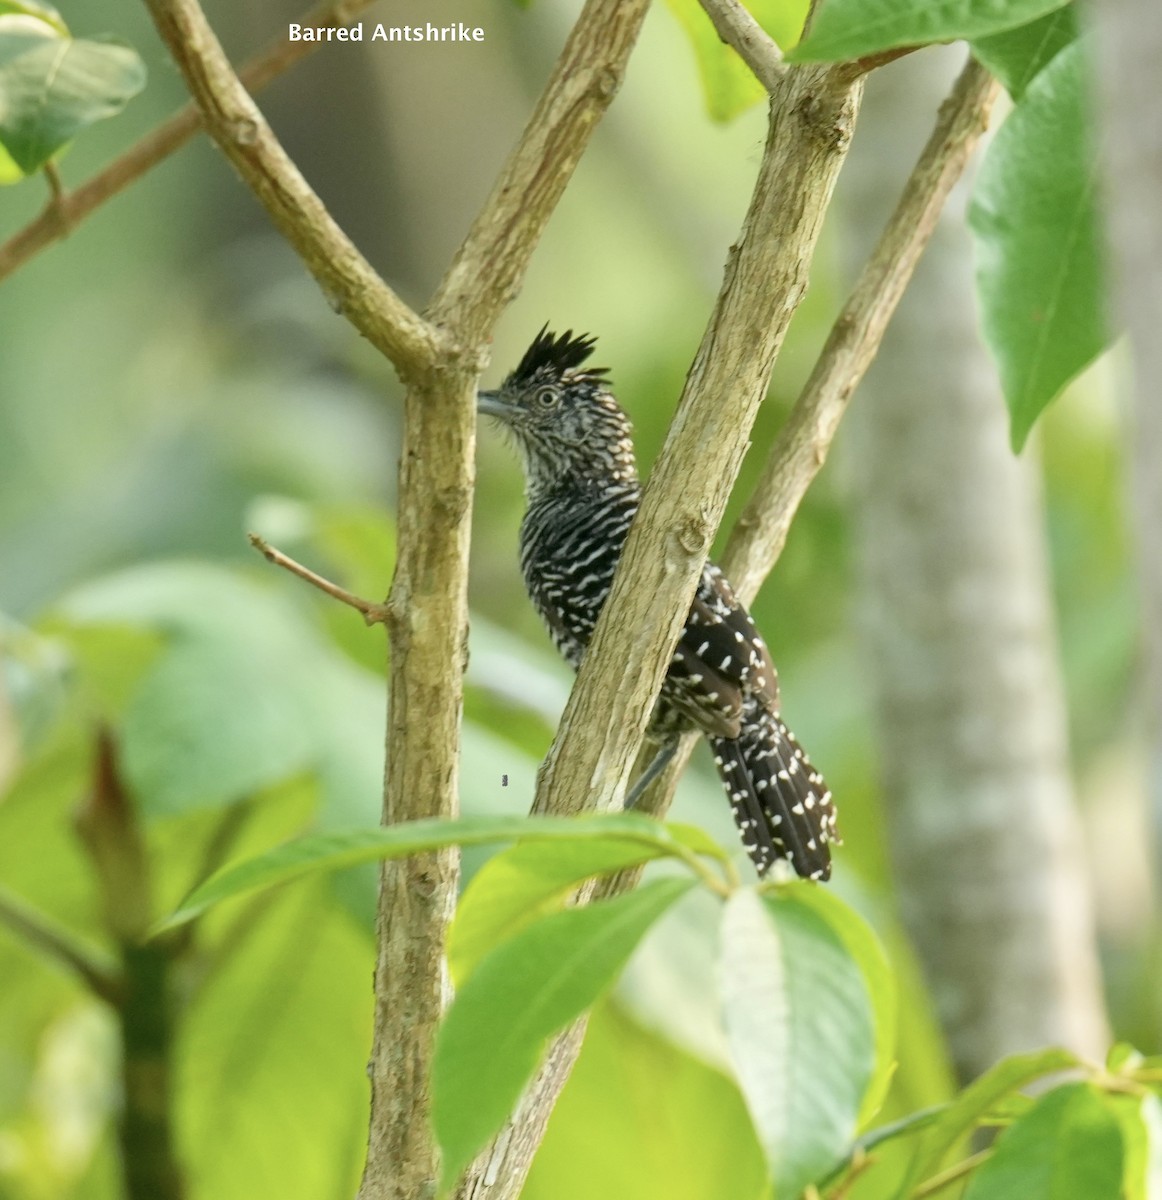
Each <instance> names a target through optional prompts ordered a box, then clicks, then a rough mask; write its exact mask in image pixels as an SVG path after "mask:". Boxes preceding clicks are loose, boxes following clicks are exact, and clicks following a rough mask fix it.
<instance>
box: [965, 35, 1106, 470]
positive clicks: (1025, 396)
mask: <svg viewBox="0 0 1162 1200" xmlns="http://www.w3.org/2000/svg"><path fill="white" fill-rule="evenodd" d="M1086 78H1087V75H1086V60H1085V46H1084V43H1082V42H1075V43H1074V44H1073V45H1071V46H1068V47H1067V48H1066V49H1064V50H1062V51H1061V52H1060V53H1059V54H1058V55H1057V56H1056V57H1055V58H1054V59H1053V61H1052V62H1051V63H1050V64H1049V65H1048V66H1047V67H1046V68H1045V69H1044V70H1043V71H1041V72H1040V73H1039V74H1038V75H1037V77H1036V78H1035V79H1034V80H1033V82H1032V84H1031V85H1030V86H1029V89H1028V91H1027V92H1026V93H1025V95H1024V96H1023V97H1022V99H1021V101H1020V102H1019V103H1018V104H1017V106H1016V108H1015V109H1014V110H1013V112H1012V113H1011V114H1010V116H1009V118H1008V120H1007V121H1006V122H1005V124H1004V125H1003V126H1002V127H1001V129H1000V131H999V132H998V133H997V136H996V138H995V140H994V141H993V144H992V145H991V146H990V147H989V151H988V154H987V155H986V156H985V160H984V162H983V164H982V165H981V171H980V176H979V178H978V179H977V184H976V190H975V193H974V195H973V200H972V206H971V209H970V212H969V224H970V226H971V228H972V231H973V234H974V237H975V241H976V255H977V283H978V291H979V296H980V304H981V309H982V322H983V327H984V335H985V340H986V341H987V342H988V346H989V349H990V351H991V352H992V355H993V357H994V358H995V359H996V361H997V365H998V368H999V370H1000V375H1001V383H1002V385H1003V387H1004V392H1005V399H1006V401H1007V403H1008V406H1009V413H1010V418H1011V427H1012V441H1013V445H1014V447H1015V448H1017V449H1019V448H1020V447H1021V446H1022V445H1023V444H1024V442H1025V439H1026V438H1027V437H1028V434H1029V430H1030V429H1031V428H1032V426H1033V423H1034V421H1036V419H1037V417H1038V415H1039V414H1040V413H1041V410H1042V409H1043V408H1044V407H1045V406H1046V405H1047V404H1048V403H1049V402H1050V401H1051V400H1052V399H1053V398H1054V397H1055V396H1056V395H1057V394H1058V393H1059V392H1060V391H1061V389H1062V388H1063V387H1064V386H1065V385H1066V384H1067V383H1068V382H1069V381H1070V380H1071V379H1072V378H1073V377H1074V376H1075V375H1077V374H1078V372H1079V371H1081V370H1082V368H1083V367H1085V366H1086V365H1087V364H1088V363H1090V362H1091V361H1092V360H1093V359H1094V358H1096V357H1097V355H1098V354H1100V353H1101V351H1102V350H1103V349H1104V347H1105V346H1106V343H1107V341H1108V336H1109V334H1108V327H1107V322H1106V306H1105V293H1104V279H1103V253H1102V245H1101V243H1102V236H1101V226H1100V222H1099V219H1098V212H1097V168H1096V165H1095V163H1094V160H1093V155H1092V150H1091V146H1090V138H1089V132H1088V121H1089V115H1090V111H1089V105H1088V102H1087V98H1086V97H1087V89H1086Z"/></svg>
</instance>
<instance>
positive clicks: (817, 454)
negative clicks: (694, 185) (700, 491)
mask: <svg viewBox="0 0 1162 1200" xmlns="http://www.w3.org/2000/svg"><path fill="white" fill-rule="evenodd" d="M998 92H999V87H998V85H997V83H996V81H995V80H994V79H993V78H992V76H991V75H990V74H989V73H988V71H986V70H985V69H984V67H982V66H981V65H980V64H979V63H977V62H976V61H975V60H973V59H969V61H968V63H967V64H966V66H965V68H964V70H963V71H962V72H961V74H960V77H959V79H958V80H957V81H956V84H955V85H954V86H953V89H952V92H951V93H950V94H949V96H948V99H947V100H945V101H944V103H943V104H942V105H941V108H940V114H939V117H938V118H937V121H936V127H935V128H934V129H933V131H932V136H931V137H930V138H929V139H928V143H927V145H926V146H925V147H924V149H923V151H922V152H921V155H920V158H919V160H918V161H917V163H916V166H915V168H914V169H913V171H912V174H911V176H910V177H909V179H908V182H907V184H906V185H905V187H904V191H903V193H902V194H901V196H900V200H899V203H898V204H897V205H896V208H895V211H894V212H893V213H892V216H891V218H890V219H889V221H888V224H887V226H886V227H885V229H884V232H883V234H882V235H881V237H880V240H879V242H878V244H877V245H876V248H875V250H874V251H873V252H872V255H871V257H870V258H869V259H868V262H867V265H866V266H865V267H864V268H863V271H862V272H861V273H860V276H859V279H858V280H857V282H856V285H855V288H854V289H853V291H852V293H851V295H850V297H849V298H848V300H847V303H846V304H845V305H844V306H843V310H842V311H841V312H840V314H839V316H838V318H837V319H836V321H835V324H834V325H833V326H832V328H831V333H830V335H829V336H828V338H827V342H826V344H825V345H824V347H823V351H822V353H821V354H820V356H819V360H818V361H817V362H816V364H815V367H814V369H813V370H812V372H811V376H810V378H809V379H808V380H807V384H806V386H805V387H804V389H803V392H802V394H801V395H800V397H799V399H798V401H797V403H796V404H795V407H794V409H793V410H792V412H791V415H790V417H788V419H787V422H786V424H785V425H784V426H783V429H782V430H781V432H780V434H779V437H778V439H777V440H776V442H775V444H774V446H773V447H772V448H771V452H770V454H769V455H768V457H767V461H766V465H765V466H764V467H763V472H762V475H761V476H760V477H759V481H758V483H757V484H756V485H755V489H754V492H753V493H752V495H751V498H750V500H749V501H748V502H747V505H746V507H745V508H744V509H743V511H742V513H741V515H740V516H739V518H738V521H737V523H736V524H735V527H734V530H733V532H732V533H731V537H730V540H729V542H728V543H727V547H726V552H725V554H724V555H723V562H722V565H723V569H724V570H725V571H726V573H727V575H728V576H729V578H730V580H731V583H732V584H733V586H734V589H735V591H736V592H737V593H738V595H739V596H741V597H742V598H743V599H744V600H745V601H746V602H747V603H749V602H750V601H751V600H753V599H754V597H755V595H756V594H757V593H758V590H759V587H760V586H761V585H762V582H763V580H764V579H765V578H766V577H767V575H768V574H770V571H771V569H772V568H773V567H774V565H775V562H776V561H777V559H778V557H779V554H780V553H781V552H782V549H783V543H784V542H785V541H786V539H787V531H788V530H789V529H790V527H791V522H792V520H793V519H794V517H795V513H796V512H797V511H798V508H799V504H800V502H801V501H802V499H803V496H804V495H805V494H806V491H807V488H808V487H810V485H811V481H812V480H813V479H814V478H815V476H816V475H817V474H818V473H819V471H820V470H821V469H822V467H823V464H824V463H825V462H826V461H827V452H828V450H829V449H830V446H831V440H832V438H833V437H834V436H835V431H836V430H837V429H838V427H839V422H840V420H841V419H842V417H843V414H844V412H845V411H846V409H847V405H848V402H849V401H850V400H851V396H852V394H853V393H854V391H855V389H856V387H857V385H858V384H859V381H860V380H861V379H862V378H863V376H864V374H865V373H866V371H867V369H868V367H869V366H870V365H871V363H872V360H873V359H874V358H875V354H876V351H877V350H878V349H879V344H880V341H881V340H882V338H883V336H884V331H885V330H886V329H887V325H888V322H889V320H891V317H892V314H893V313H894V312H895V310H896V306H897V305H898V304H899V302H900V297H901V296H902V295H903V293H904V288H905V287H906V286H907V283H908V280H909V279H910V278H911V277H912V272H913V270H915V267H916V263H917V262H918V261H919V258H920V255H921V253H922V252H923V250H924V247H925V246H926V245H927V244H928V241H929V239H930V238H931V236H932V233H933V230H934V229H935V228H936V222H937V220H938V219H939V216H940V212H941V209H942V208H943V207H944V203H945V201H946V200H947V198H948V194H949V192H951V191H952V188H953V186H954V185H955V184H956V181H957V180H958V179H959V178H960V176H961V175H962V174H963V172H964V168H965V166H966V164H967V162H968V159H969V156H970V155H971V154H972V151H973V149H974V148H975V147H976V144H977V142H978V141H979V140H980V137H981V135H982V134H983V133H984V131H985V129H986V128H987V126H988V118H989V113H990V111H991V109H992V105H993V102H994V100H995V99H996V97H997V94H998Z"/></svg>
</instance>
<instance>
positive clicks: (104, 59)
mask: <svg viewBox="0 0 1162 1200" xmlns="http://www.w3.org/2000/svg"><path fill="white" fill-rule="evenodd" d="M144 86H145V64H144V63H142V61H141V59H140V58H139V57H138V55H137V53H136V51H134V50H132V49H130V47H128V46H121V45H118V44H116V43H114V42H94V41H81V40H77V39H74V38H69V37H65V36H61V35H60V34H59V33H58V32H57V31H56V30H55V29H54V28H53V27H52V26H50V25H48V24H46V23H45V22H44V21H43V20H37V19H35V18H30V17H27V16H0V96H3V98H4V103H3V105H2V106H0V143H2V144H3V145H4V148H5V149H6V150H7V151H8V153H9V154H10V155H11V157H12V159H13V160H14V161H15V163H16V165H17V166H18V167H20V169H21V170H22V171H23V172H24V173H25V174H26V175H28V174H31V173H32V172H33V171H37V170H39V169H40V168H41V167H43V166H44V164H45V163H47V162H48V161H49V159H50V158H52V156H53V155H54V154H56V152H57V151H58V150H60V149H61V147H63V146H64V145H65V144H66V143H67V142H69V141H71V140H72V139H73V138H74V137H76V135H77V134H78V133H80V132H81V130H82V129H85V128H86V127H87V126H89V125H92V124H93V123H94V122H95V121H100V120H103V119H104V118H106V117H111V116H113V115H115V114H116V113H118V112H120V111H121V109H122V108H124V107H125V105H126V103H128V101H129V100H130V99H132V98H133V97H134V96H136V95H137V93H138V92H140V91H141V89H142V88H143V87H144Z"/></svg>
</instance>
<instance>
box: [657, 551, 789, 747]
mask: <svg viewBox="0 0 1162 1200" xmlns="http://www.w3.org/2000/svg"><path fill="white" fill-rule="evenodd" d="M668 683H669V684H670V686H668V687H667V689H666V693H665V694H666V699H667V700H669V701H670V702H671V703H672V704H673V705H674V706H675V707H676V708H678V709H679V710H680V711H681V712H682V713H683V714H684V715H685V716H687V717H689V718H690V719H691V720H693V721H694V722H695V723H696V724H697V725H698V727H699V728H700V729H702V730H703V731H704V732H706V733H710V734H717V735H720V736H723V737H738V735H739V731H740V728H741V724H740V723H741V719H742V710H743V703H744V701H745V699H746V698H747V697H748V696H754V697H755V698H756V699H757V701H758V702H759V704H760V705H761V707H762V708H764V709H765V710H766V711H768V712H776V711H777V710H778V704H779V682H778V676H777V674H776V672H775V667H774V664H773V663H772V662H771V656H770V652H769V651H768V650H767V647H766V643H765V642H764V641H763V639H762V638H761V637H760V636H759V631H758V630H757V629H756V628H755V624H754V621H752V620H751V617H750V614H749V613H748V612H747V611H746V609H745V608H744V607H743V606H742V604H741V603H740V602H739V600H738V598H737V597H736V596H735V594H734V591H733V589H732V588H731V586H730V584H729V582H728V581H727V579H726V577H725V576H724V575H723V574H722V572H721V571H720V570H719V569H718V568H717V567H716V566H714V565H713V564H712V563H707V565H706V567H705V568H704V569H703V571H702V579H701V581H700V582H699V585H698V591H697V593H696V594H695V597H694V603H693V604H692V605H691V608H690V615H689V617H688V618H687V620H686V628H685V629H684V630H683V631H682V636H681V637H680V638H679V639H678V645H677V648H676V650H675V652H674V659H673V662H672V663H671V665H670V672H669V679H668Z"/></svg>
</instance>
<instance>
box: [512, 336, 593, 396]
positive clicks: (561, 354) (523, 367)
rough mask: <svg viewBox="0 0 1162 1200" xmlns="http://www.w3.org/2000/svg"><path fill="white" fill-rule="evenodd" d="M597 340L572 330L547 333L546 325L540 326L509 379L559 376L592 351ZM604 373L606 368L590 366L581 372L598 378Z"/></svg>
mask: <svg viewBox="0 0 1162 1200" xmlns="http://www.w3.org/2000/svg"><path fill="white" fill-rule="evenodd" d="M596 345H597V339H596V338H593V337H589V336H588V335H587V334H580V335H578V336H577V337H574V336H573V331H572V330H571V329H566V330H565V332H564V333H563V334H561V335H560V337H558V336H557V335H556V334H555V333H550V332H549V327H548V325H545V326H543V327H542V329H541V331H540V333H538V334H537V336H536V337H535V338H534V339H533V344H532V345H531V346H530V347H529V348H528V349H527V350H526V351H525V355H524V358H522V359H521V360H520V362H519V363H518V364H517V368H516V370H515V371H513V373H512V375H511V377H510V378H511V379H513V380H514V381H516V382H521V381H524V380H531V379H532V378H533V377H534V376H535V375H537V374H539V373H546V372H547V373H551V374H553V375H556V376H557V377H558V378H560V377H563V376H564V374H565V373H566V372H567V371H575V370H576V369H577V368H578V367H579V366H581V364H582V363H583V362H584V361H585V360H586V359H587V358H588V357H589V356H590V355H591V354H592V353H593V347H594V346H596ZM605 373H606V368H605V367H590V368H589V369H588V370H587V371H585V372H584V375H585V376H586V377H590V376H592V377H594V378H596V377H598V376H601V375H604V374H605Z"/></svg>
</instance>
